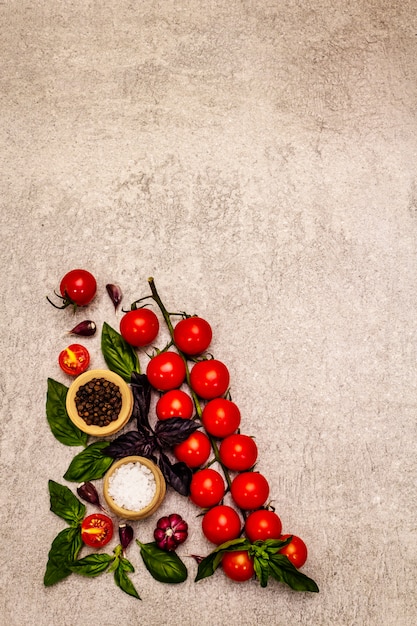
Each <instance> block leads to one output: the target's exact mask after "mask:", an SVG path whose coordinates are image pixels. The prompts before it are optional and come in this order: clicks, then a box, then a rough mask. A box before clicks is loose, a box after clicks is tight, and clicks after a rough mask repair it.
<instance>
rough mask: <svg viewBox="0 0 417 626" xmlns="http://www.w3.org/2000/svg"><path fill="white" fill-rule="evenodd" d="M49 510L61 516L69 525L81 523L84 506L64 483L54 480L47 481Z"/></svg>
mask: <svg viewBox="0 0 417 626" xmlns="http://www.w3.org/2000/svg"><path fill="white" fill-rule="evenodd" d="M48 487H49V495H50V502H51V511H52V512H53V513H55V515H58V516H59V517H62V519H64V520H65V521H66V522H67V523H68V524H70V525H71V526H78V525H79V524H81V522H82V520H83V518H84V515H85V511H86V508H85V506H84V504H83V503H82V502H80V501H79V500H78V498H77V497H76V496H75V495H74V494H73V493H72V491H71V490H70V489H68V487H66V486H65V485H60V484H59V483H56V482H55V481H54V480H49V481H48Z"/></svg>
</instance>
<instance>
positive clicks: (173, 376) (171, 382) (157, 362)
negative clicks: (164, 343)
mask: <svg viewBox="0 0 417 626" xmlns="http://www.w3.org/2000/svg"><path fill="white" fill-rule="evenodd" d="M185 374H186V371H185V365H184V361H183V360H182V358H181V357H180V355H179V354H178V353H177V352H170V351H167V352H160V353H159V354H157V355H156V356H154V357H153V358H152V359H151V360H150V361H149V363H148V367H147V368H146V375H147V377H148V380H149V382H150V383H151V385H152V387H155V389H159V390H160V391H168V390H169V389H176V388H177V387H180V386H181V385H182V383H183V382H184V379H185Z"/></svg>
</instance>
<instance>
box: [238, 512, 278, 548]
mask: <svg viewBox="0 0 417 626" xmlns="http://www.w3.org/2000/svg"><path fill="white" fill-rule="evenodd" d="M281 531H282V524H281V520H280V518H279V517H278V515H277V514H276V513H274V511H268V510H267V509H259V510H258V511H253V512H252V513H250V514H249V515H248V517H247V518H246V522H245V535H246V537H247V538H248V539H249V541H251V542H252V543H253V542H254V541H257V540H258V539H260V540H261V541H265V540H266V539H280V538H281Z"/></svg>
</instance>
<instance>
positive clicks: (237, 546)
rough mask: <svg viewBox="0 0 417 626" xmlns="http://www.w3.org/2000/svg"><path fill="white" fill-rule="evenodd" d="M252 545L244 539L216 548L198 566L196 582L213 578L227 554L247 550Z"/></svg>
mask: <svg viewBox="0 0 417 626" xmlns="http://www.w3.org/2000/svg"><path fill="white" fill-rule="evenodd" d="M250 545H251V544H250V543H249V541H248V540H247V539H245V538H244V537H239V538H238V539H231V540H230V541H225V543H222V544H220V545H219V546H217V548H215V550H213V552H211V553H210V554H209V555H207V556H206V557H205V558H204V559H203V560H202V561H200V563H199V564H198V569H197V576H196V577H195V579H194V582H197V581H198V580H202V579H203V578H207V577H208V576H212V575H213V574H214V572H215V571H216V569H217V568H218V567H219V565H220V563H221V561H222V558H223V554H224V553H225V552H235V551H236V550H247V549H248V548H249V547H250Z"/></svg>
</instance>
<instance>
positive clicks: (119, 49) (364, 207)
mask: <svg viewBox="0 0 417 626" xmlns="http://www.w3.org/2000/svg"><path fill="white" fill-rule="evenodd" d="M0 16H1V21H0V23H1V37H0V53H1V54H0V59H1V60H0V64H1V91H0V112H1V137H2V150H1V156H0V159H1V178H2V188H1V195H0V201H1V239H2V246H1V249H0V259H1V265H2V269H3V272H2V275H3V281H2V287H1V290H0V306H1V309H0V311H1V322H2V323H1V330H0V332H1V346H2V368H1V392H2V393H1V406H2V417H1V429H2V435H1V474H0V476H1V481H2V489H1V492H0V493H1V496H0V498H1V507H0V515H1V532H2V558H1V565H0V572H1V574H0V575H1V587H2V593H1V594H0V597H1V600H0V608H1V611H0V615H1V617H0V621H1V622H2V623H4V624H7V625H8V626H26V625H32V624H33V625H35V624H36V625H38V624H39V625H40V624H42V625H46V626H49V625H51V626H90V625H91V624H96V623H98V624H102V625H103V626H115V625H119V624H137V623H141V624H146V625H147V626H155V625H162V624H169V625H172V626H194V625H196V626H197V625H206V624H214V625H219V626H220V625H228V626H232V625H233V626H234V625H237V624H242V625H243V626H252V625H255V624H261V625H265V626H266V625H270V624H274V625H275V624H277V625H279V626H296V625H301V624H303V625H309V626H312V625H314V626H325V625H340V626H342V625H343V626H345V625H346V626H347V625H349V626H353V625H355V626H356V625H366V626H368V625H369V626H371V625H372V626H385V625H390V626H391V625H395V626H408V625H412V624H415V623H416V621H417V604H416V595H415V592H416V487H415V480H416V471H415V469H416V458H415V451H416V445H415V443H416V437H415V434H416V431H415V421H416V420H415V415H416V411H415V409H416V365H415V361H416V344H417V332H416V317H417V316H416V312H417V311H416V261H417V250H416V234H417V183H416V147H417V132H416V106H417V81H416V79H417V54H416V52H417V51H416V46H417V8H416V3H415V2H414V0H401V1H395V0H394V1H393V0H363V1H361V2H353V1H349V0H347V1H346V0H344V1H343V2H341V1H340V0H317V1H316V2H303V1H301V0H288V1H287V2H284V1H283V0H274V1H272V0H240V1H239V0H227V1H226V0H215V1H210V0H208V1H207V2H197V1H194V0H183V1H174V0H166V1H162V0H160V1H157V0H154V1H152V0H142V1H141V2H132V1H131V0H129V1H128V0H120V1H117V2H116V1H111V0H101V1H100V2H99V1H95V0H82V1H81V0H74V1H72V2H61V1H59V0H57V1H53V0H44V1H37V2H28V1H27V0H20V1H19V2H16V1H13V0H10V1H6V2H1V3H0ZM74 267H84V268H87V269H90V271H92V272H93V273H94V274H95V275H96V277H97V280H98V283H99V294H98V296H97V298H96V300H95V301H94V303H93V304H92V305H91V307H89V309H88V314H86V313H85V312H83V311H79V312H78V313H77V314H76V316H75V321H81V319H84V318H85V317H92V318H93V319H95V321H96V322H97V324H99V325H100V324H101V323H102V322H103V321H107V322H108V323H110V324H111V325H113V326H114V327H116V328H117V327H118V321H119V318H120V315H121V313H118V314H117V315H116V316H115V313H114V310H113V308H112V305H111V303H110V300H109V299H108V297H107V294H106V293H105V289H104V285H105V284H106V282H116V283H119V284H120V285H121V286H122V289H123V291H124V294H125V304H127V303H129V302H132V301H133V300H135V299H137V298H139V297H142V296H145V295H148V292H149V291H148V285H147V278H148V276H154V278H155V281H156V284H157V287H158V289H159V292H160V294H161V296H162V297H163V299H164V301H165V303H166V305H167V306H168V308H169V309H172V310H186V311H188V312H189V313H199V314H200V315H202V316H204V317H206V319H208V320H209V321H210V322H211V324H212V326H213V329H214V340H213V344H212V351H213V353H214V354H215V355H216V357H217V358H219V359H221V360H223V361H224V362H225V363H226V364H227V365H228V367H229V369H230V372H231V376H232V394H233V398H234V400H235V401H236V403H238V404H239V406H240V409H241V412H242V432H245V433H247V434H252V435H256V441H257V444H258V447H259V463H258V468H259V470H260V471H262V472H263V473H264V474H265V475H266V476H267V477H268V480H269V482H270V486H271V494H272V495H273V499H274V505H275V506H276V509H277V512H278V513H279V515H280V516H281V518H282V521H283V525H284V530H285V531H286V532H292V533H295V534H298V535H300V536H301V537H303V538H304V540H305V541H306V543H307V544H308V547H309V559H308V561H307V563H306V565H305V567H304V571H305V572H306V573H307V574H308V575H310V576H311V577H312V578H314V579H315V580H316V581H317V583H318V585H319V587H320V593H319V594H314V595H307V594H296V593H294V592H292V591H291V590H289V589H287V588H285V587H283V586H282V585H279V584H278V583H274V582H271V583H270V584H269V585H268V587H267V588H266V589H261V588H260V587H259V585H258V584H257V583H256V582H255V581H251V582H249V583H245V584H243V585H239V584H234V583H232V582H231V581H228V580H226V579H225V577H224V575H223V574H222V572H220V571H219V572H217V573H216V575H215V576H213V577H212V578H210V579H207V580H205V581H201V582H200V583H198V584H195V583H194V582H193V578H194V575H195V568H196V566H195V563H194V561H193V560H192V559H190V558H189V557H188V556H187V555H189V554H192V553H196V554H206V553H207V552H208V551H209V549H210V547H211V546H209V545H208V544H207V542H205V541H204V539H203V538H202V536H201V531H200V526H199V524H200V521H199V518H198V517H197V513H198V511H197V510H196V507H194V506H193V505H191V504H190V503H188V502H187V501H186V500H185V499H181V498H180V497H179V496H177V495H176V494H175V493H172V492H169V494H168V496H167V499H166V501H165V503H164V505H163V507H162V509H161V512H162V513H170V512H173V511H177V512H179V513H181V514H183V515H184V517H186V518H187V519H188V521H189V523H190V528H191V531H190V537H189V539H188V542H187V544H184V546H183V547H182V548H181V551H180V554H181V556H182V557H183V558H184V559H186V560H187V559H188V560H187V564H188V566H189V571H190V576H189V579H188V581H187V582H186V583H184V584H182V585H178V586H164V585H161V584H160V583H157V582H155V581H154V580H153V579H152V578H151V577H150V576H149V575H148V573H147V572H146V570H145V568H144V566H143V564H141V563H140V559H139V554H138V552H137V550H135V548H134V547H132V548H131V551H130V553H129V556H130V558H131V560H132V562H133V563H134V564H135V567H136V572H135V574H134V575H133V577H132V579H133V581H134V583H135V585H136V587H137V589H138V591H139V593H140V595H141V597H142V602H138V601H136V600H133V599H131V598H129V597H128V596H127V595H125V594H123V593H122V592H121V591H119V590H118V589H117V588H116V587H115V585H114V583H113V580H112V577H111V576H110V575H103V576H102V577H100V578H99V579H96V580H87V579H84V578H81V577H76V576H75V575H74V576H72V577H70V578H68V579H67V580H66V581H63V582H61V583H60V584H59V585H57V586H55V587H51V588H48V589H45V588H44V587H43V573H44V569H45V563H46V559H47V554H48V550H49V547H50V544H51V542H52V539H53V538H54V537H55V535H56V534H57V533H58V532H59V531H60V530H62V528H63V522H62V520H60V519H59V518H57V517H56V516H55V515H53V513H51V512H50V511H49V498H48V491H47V481H48V479H49V478H51V479H53V480H56V481H58V482H65V481H63V479H62V476H63V474H64V472H65V470H66V469H67V467H68V465H69V462H70V460H71V459H72V457H73V455H74V453H75V452H77V451H78V450H74V449H70V448H66V447H65V446H62V445H61V444H59V443H58V442H57V441H56V440H55V439H54V437H53V436H52V434H51V433H50V431H49V428H48V425H47V423H46V419H45V392H46V380H47V378H48V377H51V378H54V379H56V380H59V381H61V382H64V383H65V384H69V381H68V379H67V378H66V377H65V375H64V374H62V373H61V372H60V370H59V368H58V365H57V362H56V359H57V355H58V353H59V352H60V350H61V349H62V348H63V347H65V345H67V344H68V343H69V339H68V336H67V335H66V334H65V333H66V331H67V330H68V329H69V328H71V326H72V325H73V324H74V317H73V316H72V314H71V312H70V311H68V310H66V311H64V312H61V311H56V310H55V309H53V308H52V307H50V306H49V305H48V304H47V302H46V300H45V296H46V295H47V294H52V293H53V290H54V289H56V288H57V287H58V285H59V280H60V278H61V277H62V276H63V274H64V273H65V272H66V271H68V270H70V269H72V268H74ZM84 341H85V344H86V345H88V348H89V349H90V351H91V354H92V359H93V363H92V364H93V365H94V366H101V365H102V364H103V362H102V358H101V356H100V342H99V337H94V338H91V339H88V340H84ZM160 347H162V346H160ZM141 359H142V362H143V363H146V356H145V355H144V354H142V355H141ZM70 486H71V487H74V485H72V484H71V485H70ZM155 521H156V520H155V518H151V520H148V521H146V522H143V523H141V524H138V525H137V527H136V532H137V536H139V537H140V538H141V540H143V541H150V540H151V538H152V529H153V526H154V523H155Z"/></svg>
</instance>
